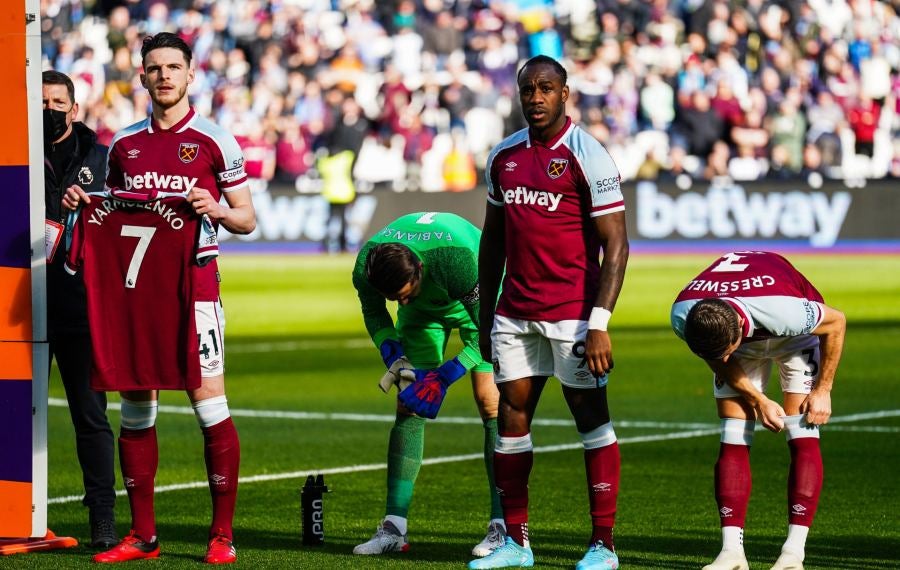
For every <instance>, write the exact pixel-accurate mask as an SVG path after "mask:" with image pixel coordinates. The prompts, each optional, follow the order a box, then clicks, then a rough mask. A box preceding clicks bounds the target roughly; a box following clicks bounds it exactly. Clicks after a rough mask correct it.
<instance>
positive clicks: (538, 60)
mask: <svg viewBox="0 0 900 570" xmlns="http://www.w3.org/2000/svg"><path fill="white" fill-rule="evenodd" d="M542 64H546V65H550V66H552V67H553V69H554V70H556V73H558V74H559V77H560V78H561V79H562V84H563V85H565V84H566V82H567V81H568V80H569V74H568V73H567V72H566V68H565V67H563V66H562V64H561V63H560V62H558V61H556V60H555V59H553V58H552V57H550V56H549V55H543V54H541V55H536V56H534V57H533V58H531V59H529V60H528V61H526V62H525V63H524V64H523V65H522V67H520V68H519V72H518V73H516V81H518V80H519V79H521V77H522V72H523V71H525V68H526V67H528V66H529V65H542Z"/></svg>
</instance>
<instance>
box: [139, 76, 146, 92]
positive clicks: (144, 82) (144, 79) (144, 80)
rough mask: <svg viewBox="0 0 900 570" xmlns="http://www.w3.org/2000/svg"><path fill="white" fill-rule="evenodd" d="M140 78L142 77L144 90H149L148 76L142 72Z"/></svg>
mask: <svg viewBox="0 0 900 570" xmlns="http://www.w3.org/2000/svg"><path fill="white" fill-rule="evenodd" d="M140 77H141V87H143V88H144V89H147V75H146V74H145V73H143V72H142V73H141V75H140Z"/></svg>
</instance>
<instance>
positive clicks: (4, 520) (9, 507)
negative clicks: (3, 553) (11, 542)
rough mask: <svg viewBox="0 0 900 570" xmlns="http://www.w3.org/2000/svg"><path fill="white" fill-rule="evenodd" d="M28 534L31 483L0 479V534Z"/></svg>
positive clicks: (29, 530)
mask: <svg viewBox="0 0 900 570" xmlns="http://www.w3.org/2000/svg"><path fill="white" fill-rule="evenodd" d="M30 534H31V483H23V482H20V481H0V536H12V537H18V536H28V535H30ZM20 540H21V539H20Z"/></svg>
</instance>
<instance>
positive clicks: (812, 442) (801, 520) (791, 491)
mask: <svg viewBox="0 0 900 570" xmlns="http://www.w3.org/2000/svg"><path fill="white" fill-rule="evenodd" d="M793 417H797V416H793ZM789 418H792V417H791V416H789ZM785 425H789V424H788V421H787V418H786V421H785ZM787 437H788V448H789V449H790V451H791V469H790V473H789V475H788V523H789V524H792V525H800V526H806V527H808V526H811V525H812V522H813V518H814V517H815V516H816V509H817V508H818V506H819V494H820V493H821V492H822V479H823V467H822V451H821V449H820V447H819V430H818V428H815V429H809V428H807V427H805V426H796V427H795V426H793V425H789V427H788V429H787Z"/></svg>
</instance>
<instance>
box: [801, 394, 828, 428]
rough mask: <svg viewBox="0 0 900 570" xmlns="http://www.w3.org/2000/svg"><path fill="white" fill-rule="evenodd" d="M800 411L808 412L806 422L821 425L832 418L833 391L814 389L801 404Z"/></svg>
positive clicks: (802, 412)
mask: <svg viewBox="0 0 900 570" xmlns="http://www.w3.org/2000/svg"><path fill="white" fill-rule="evenodd" d="M800 413H801V414H806V423H808V424H812V425H815V426H820V425H824V424H827V423H828V420H829V418H831V392H820V391H817V390H813V391H812V392H810V393H809V395H808V396H806V399H805V400H803V403H801V404H800Z"/></svg>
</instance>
